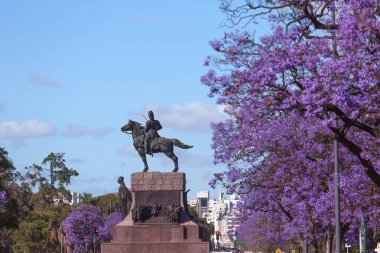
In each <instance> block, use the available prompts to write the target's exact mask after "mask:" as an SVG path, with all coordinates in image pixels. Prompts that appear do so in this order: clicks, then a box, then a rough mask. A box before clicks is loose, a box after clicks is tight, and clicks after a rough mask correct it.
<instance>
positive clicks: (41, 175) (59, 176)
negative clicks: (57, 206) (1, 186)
mask: <svg viewBox="0 0 380 253" xmlns="http://www.w3.org/2000/svg"><path fill="white" fill-rule="evenodd" d="M64 155H65V154H64V153H50V154H49V155H48V156H47V157H46V158H45V159H44V160H43V161H42V164H41V165H37V164H33V165H32V166H29V167H26V170H27V173H26V178H28V179H29V180H30V182H31V184H32V186H36V185H37V184H38V185H39V191H40V192H41V193H42V197H43V199H44V200H45V201H46V202H47V203H53V202H54V201H55V200H59V201H60V202H63V201H64V200H69V201H70V200H71V193H70V191H69V190H67V189H66V187H65V186H67V185H69V184H70V182H71V177H73V176H78V175H79V174H78V172H77V171H76V170H74V169H69V168H68V167H67V166H66V164H65V159H64V158H63V157H64ZM44 165H48V168H44V167H43V166H44Z"/></svg>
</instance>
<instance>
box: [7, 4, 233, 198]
mask: <svg viewBox="0 0 380 253" xmlns="http://www.w3.org/2000/svg"><path fill="white" fill-rule="evenodd" d="M223 21H225V16H224V14H223V13H222V12H221V11H220V10H219V2H218V1H211V0H187V1H168V0H163V1H141V0H140V1H125V0H123V1H100V0H99V1H94V0H91V1H89V0H88V1H48V0H45V1H43V0H39V1H2V2H0V33H1V38H2V39H1V40H0V52H1V57H0V88H1V96H0V146H2V147H4V148H5V149H6V150H7V151H8V152H9V156H10V158H11V159H12V160H13V162H14V164H15V166H16V167H17V168H18V169H19V170H20V171H23V170H24V169H23V168H24V167H25V166H29V165H32V164H33V163H37V164H40V163H41V162H42V159H43V158H44V157H46V156H47V155H48V154H49V153H50V152H64V153H65V154H66V155H65V158H66V160H67V165H68V166H69V167H71V168H74V169H76V170H77V171H78V172H79V174H80V175H79V176H78V177H77V178H75V179H74V180H73V181H72V184H71V186H70V189H71V190H72V191H77V192H84V191H85V192H91V193H93V194H94V195H98V194H104V193H108V192H115V191H116V189H117V187H118V185H117V181H116V179H117V177H118V176H119V175H123V176H124V177H125V178H126V184H127V185H129V183H130V182H129V175H130V173H131V172H137V171H141V170H142V168H143V165H142V162H141V160H140V158H139V156H138V155H137V153H136V152H135V151H134V150H133V148H132V146H131V145H132V140H131V138H130V137H129V136H127V135H126V134H124V133H122V132H121V131H120V127H121V126H123V125H124V124H126V123H127V121H128V120H129V119H133V120H136V121H139V122H142V123H145V120H144V119H143V117H142V116H141V113H143V114H145V115H146V114H147V111H148V110H150V109H152V110H153V111H154V112H155V115H156V118H157V119H158V120H160V122H161V124H162V125H163V129H162V130H161V131H160V134H161V136H165V137H170V138H178V139H180V140H181V141H183V142H184V143H187V144H191V145H194V148H193V149H191V150H186V151H183V150H179V149H176V150H175V152H176V153H177V155H178V157H179V164H180V171H183V172H185V173H186V174H187V188H189V189H191V191H190V193H189V195H190V197H193V196H195V194H196V191H197V190H208V189H209V187H208V181H209V180H210V178H211V177H212V174H213V173H215V172H216V171H220V170H222V169H223V167H220V166H219V167H216V166H214V165H213V163H212V150H211V148H210V145H211V135H212V133H211V130H210V128H209V125H210V122H211V121H219V120H223V119H225V115H224V114H223V113H222V110H221V108H218V107H217V106H216V105H215V101H214V100H213V99H210V98H209V97H207V93H208V89H207V87H204V86H203V85H202V84H201V83H200V81H199V79H200V76H201V75H202V74H203V73H205V72H206V70H207V69H206V68H205V67H203V61H204V59H205V58H206V56H207V55H209V54H212V53H213V52H212V50H211V48H210V46H209V44H208V43H209V41H210V40H212V39H215V38H219V37H221V36H222V35H223V31H225V30H227V28H226V27H223V26H221V24H222V23H223ZM148 162H149V165H150V170H151V171H171V170H172V168H173V165H172V163H171V160H169V159H168V158H166V157H165V156H164V155H161V154H159V155H155V157H154V158H148Z"/></svg>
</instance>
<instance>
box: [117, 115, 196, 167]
mask: <svg viewBox="0 0 380 253" xmlns="http://www.w3.org/2000/svg"><path fill="white" fill-rule="evenodd" d="M151 115H152V120H154V116H153V112H152V113H151ZM149 122H153V123H149ZM148 127H149V130H146V129H148ZM161 128H162V126H161V124H160V123H159V122H158V121H157V120H154V121H150V120H148V121H147V128H144V127H143V126H142V125H141V124H140V123H138V122H136V121H133V120H129V121H128V123H127V124H126V125H125V126H123V127H122V128H121V131H122V132H124V133H131V134H132V137H133V146H134V147H135V149H136V150H137V152H138V154H139V155H140V157H141V159H142V161H143V163H144V170H143V172H147V171H148V169H149V168H148V163H147V160H146V151H145V150H148V149H149V153H164V154H165V155H166V156H167V157H169V158H170V159H172V160H173V163H174V169H173V172H177V171H178V157H177V156H176V155H175V154H174V152H173V150H174V146H176V147H179V148H182V149H189V148H192V147H193V146H191V145H187V144H184V143H182V142H181V141H179V140H178V139H167V138H164V137H160V136H159V135H158V133H157V130H159V129H161ZM145 131H147V133H146V132H145ZM147 135H152V136H153V137H154V138H153V139H152V136H151V137H149V138H148V137H147ZM147 144H148V147H146V145H147Z"/></svg>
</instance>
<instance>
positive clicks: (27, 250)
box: [13, 214, 51, 253]
mask: <svg viewBox="0 0 380 253" xmlns="http://www.w3.org/2000/svg"><path fill="white" fill-rule="evenodd" d="M50 231H51V230H50V227H49V217H48V216H46V215H41V214H33V215H31V216H30V217H29V219H28V220H24V221H22V222H21V223H20V226H19V228H18V229H17V230H16V232H15V233H14V241H15V243H14V245H13V250H14V252H23V253H40V252H41V253H42V252H49V251H48V249H49V248H51V247H50V242H49V235H50Z"/></svg>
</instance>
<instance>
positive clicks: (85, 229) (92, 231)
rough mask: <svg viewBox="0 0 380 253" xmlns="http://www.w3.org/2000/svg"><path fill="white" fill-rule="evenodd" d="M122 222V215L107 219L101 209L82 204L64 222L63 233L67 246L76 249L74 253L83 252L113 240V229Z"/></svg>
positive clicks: (116, 213)
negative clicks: (95, 244)
mask: <svg viewBox="0 0 380 253" xmlns="http://www.w3.org/2000/svg"><path fill="white" fill-rule="evenodd" d="M120 221H121V214H120V213H119V212H114V213H112V214H110V216H108V217H107V218H106V219H104V218H103V216H102V212H101V210H100V208H98V207H96V206H93V205H87V204H82V205H80V206H78V207H77V208H76V209H74V210H73V211H72V212H71V213H70V214H69V215H68V216H67V218H66V219H65V220H64V221H63V224H62V225H63V231H64V233H65V235H66V239H67V244H69V245H72V246H73V247H74V252H75V253H76V252H83V251H85V250H86V249H88V248H90V247H93V242H94V241H95V242H96V243H100V242H104V241H109V240H110V239H111V238H112V233H111V228H112V226H113V225H115V224H117V223H119V222H120Z"/></svg>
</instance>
